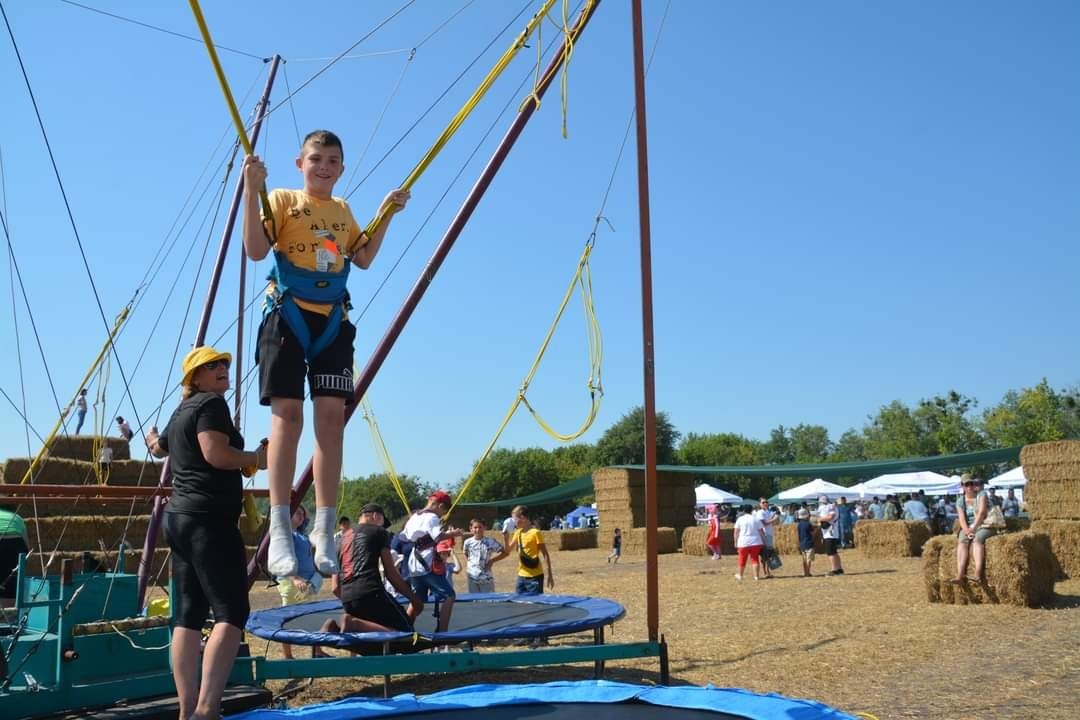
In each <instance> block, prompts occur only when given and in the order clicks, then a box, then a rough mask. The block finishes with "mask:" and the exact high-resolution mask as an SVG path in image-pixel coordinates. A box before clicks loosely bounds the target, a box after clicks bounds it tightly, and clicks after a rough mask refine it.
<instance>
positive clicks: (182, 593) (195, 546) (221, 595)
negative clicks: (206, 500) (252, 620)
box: [165, 512, 251, 630]
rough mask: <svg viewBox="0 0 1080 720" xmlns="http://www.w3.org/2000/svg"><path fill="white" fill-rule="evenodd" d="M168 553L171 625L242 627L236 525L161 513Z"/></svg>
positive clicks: (243, 560) (241, 559) (242, 557)
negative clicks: (211, 619) (208, 619)
mask: <svg viewBox="0 0 1080 720" xmlns="http://www.w3.org/2000/svg"><path fill="white" fill-rule="evenodd" d="M165 539H166V540H167V541H168V543H169V547H170V548H171V549H172V578H173V592H174V596H173V605H174V607H173V622H174V624H175V625H176V626H177V627H183V628H189V629H191V630H201V629H202V627H203V625H204V624H205V623H206V617H207V613H208V612H209V610H210V609H211V608H213V610H214V621H215V622H225V623H228V624H230V625H233V626H235V627H238V628H240V629H241V630H243V629H244V625H245V624H247V619H248V614H249V613H250V612H251V606H250V605H249V604H248V584H247V556H246V554H245V552H244V540H243V538H242V537H241V536H240V529H239V528H238V527H237V526H236V522H235V521H232V522H230V521H229V520H228V519H226V518H221V517H216V516H214V515H208V514H195V513H192V514H185V513H173V512H167V513H165Z"/></svg>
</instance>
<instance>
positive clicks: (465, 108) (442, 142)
mask: <svg viewBox="0 0 1080 720" xmlns="http://www.w3.org/2000/svg"><path fill="white" fill-rule="evenodd" d="M195 1H196V0H191V2H192V3H194V2H195ZM564 1H565V0H564ZM555 2H556V0H544V4H543V5H542V6H541V8H540V9H539V10H537V12H536V14H535V15H533V17H532V19H531V20H529V22H528V24H527V25H525V29H524V30H522V31H521V33H520V34H519V35H518V36H517V37H516V38H515V39H514V42H513V43H511V45H510V47H509V48H507V50H506V52H504V53H503V55H502V57H500V58H499V60H498V62H496V63H495V66H494V67H493V68H491V70H490V71H488V74H487V75H486V76H485V77H484V79H483V80H482V81H481V82H480V85H479V86H478V87H477V88H476V90H474V91H473V94H472V95H471V96H469V99H468V100H466V101H465V104H464V105H462V106H461V109H460V110H458V111H457V114H456V115H454V117H453V118H451V119H450V123H449V124H448V125H447V126H446V128H445V129H444V130H443V131H442V134H441V135H439V137H438V139H436V140H435V144H433V145H432V146H431V149H429V150H428V151H427V153H425V154H424V156H423V157H422V158H420V162H418V163H417V164H416V167H414V168H413V169H412V172H410V173H409V175H408V177H406V178H405V181H404V182H403V183H401V187H402V188H404V189H405V190H409V189H411V188H412V186H413V184H414V183H416V181H417V180H418V179H420V176H421V175H422V174H423V173H424V171H425V170H427V168H428V166H429V165H431V163H432V161H434V160H435V157H436V156H437V155H438V154H439V152H440V151H442V149H443V147H445V146H446V143H448V142H449V141H450V138H452V137H453V136H454V133H455V132H457V129H458V128H459V127H461V125H462V123H464V122H465V118H467V117H468V116H469V114H470V113H471V112H472V111H473V109H474V108H475V107H476V106H477V104H479V102H480V100H481V99H482V98H483V97H484V95H485V94H486V93H487V91H488V89H490V88H491V86H492V85H493V84H494V83H495V80H496V79H497V78H498V77H499V75H501V74H502V72H503V70H505V69H506V67H507V66H508V65H509V64H510V61H511V60H513V59H514V57H515V56H516V55H517V53H518V51H519V50H520V49H521V48H523V47H525V43H526V42H527V41H528V39H529V36H530V35H532V32H533V30H535V29H536V28H537V27H538V26H539V25H540V24H541V23H542V22H543V20H544V17H545V16H546V15H547V14H548V12H549V11H550V10H551V8H552V6H554V5H555ZM591 2H592V0H590V3H591ZM390 212H391V208H390V207H385V208H381V209H380V210H379V213H378V214H377V215H376V216H375V218H374V219H373V220H372V221H371V222H369V223H368V225H367V227H366V228H365V229H364V232H365V233H366V234H367V235H368V237H370V236H371V235H372V234H374V233H375V231H376V230H378V229H379V226H380V225H382V224H383V221H384V220H386V218H387V216H388V215H389V214H390Z"/></svg>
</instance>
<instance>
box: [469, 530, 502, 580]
mask: <svg viewBox="0 0 1080 720" xmlns="http://www.w3.org/2000/svg"><path fill="white" fill-rule="evenodd" d="M485 530H486V528H485V527H484V522H483V521H482V520H478V519H475V518H474V519H472V520H470V521H469V532H471V533H472V536H471V537H467V538H465V544H464V550H465V578H466V581H467V583H468V589H469V592H470V593H492V592H495V576H494V575H492V574H491V559H492V558H493V557H495V556H496V555H498V554H499V553H501V552H502V549H503V546H502V545H500V544H499V542H498V541H497V540H496V539H495V538H489V537H487V536H486V535H484V531H485Z"/></svg>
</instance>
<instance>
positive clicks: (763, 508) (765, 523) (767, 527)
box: [754, 498, 780, 578]
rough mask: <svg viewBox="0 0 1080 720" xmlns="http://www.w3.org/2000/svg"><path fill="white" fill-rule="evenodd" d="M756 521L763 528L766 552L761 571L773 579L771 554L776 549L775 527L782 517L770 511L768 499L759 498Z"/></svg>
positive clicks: (755, 514)
mask: <svg viewBox="0 0 1080 720" xmlns="http://www.w3.org/2000/svg"><path fill="white" fill-rule="evenodd" d="M754 519H756V520H757V521H758V522H759V523H761V527H762V530H763V533H764V539H765V548H766V549H765V550H764V551H763V552H764V555H765V557H764V560H765V561H764V562H763V563H761V569H762V572H763V574H764V576H765V577H766V578H771V577H772V570H771V569H769V557H768V556H769V554H770V551H772V550H773V549H774V548H775V547H776V541H775V540H774V539H773V526H775V525H776V524H777V523H779V522H780V517H779V516H778V515H777V514H776V513H774V512H773V511H772V510H770V509H769V501H768V499H766V498H758V509H757V510H755V511H754Z"/></svg>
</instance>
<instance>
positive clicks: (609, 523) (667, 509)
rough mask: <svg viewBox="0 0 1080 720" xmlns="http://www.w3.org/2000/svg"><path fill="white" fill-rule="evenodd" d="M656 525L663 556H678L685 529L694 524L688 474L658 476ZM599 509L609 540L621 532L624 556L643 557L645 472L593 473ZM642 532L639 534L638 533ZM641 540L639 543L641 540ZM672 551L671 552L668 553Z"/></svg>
mask: <svg viewBox="0 0 1080 720" xmlns="http://www.w3.org/2000/svg"><path fill="white" fill-rule="evenodd" d="M656 487H657V525H658V526H659V527H660V528H661V530H663V529H665V528H666V530H667V532H666V533H665V532H661V533H660V534H661V536H666V535H669V534H670V536H671V539H670V540H667V539H663V538H662V539H661V540H660V548H661V549H660V552H675V551H676V550H677V549H678V546H679V536H680V535H681V533H682V531H683V529H684V528H686V527H689V526H692V525H694V524H695V521H694V503H695V502H696V499H697V498H696V496H695V494H694V477H693V475H691V474H689V473H678V472H657V474H656ZM593 491H594V492H595V494H596V509H597V511H598V512H599V513H600V527H601V528H603V532H604V535H605V540H604V542H605V543H606V542H607V540H606V536H607V535H608V534H609V533H612V532H614V529H615V528H619V529H621V530H622V533H623V553H624V554H631V555H632V554H638V553H644V548H645V541H644V537H645V535H644V526H645V472H644V471H643V470H634V469H629V468H600V469H599V470H597V471H596V472H594V473H593ZM638 529H641V532H640V533H638V532H637V530H638ZM639 538H640V543H639V542H638V539H639ZM665 548H670V549H665Z"/></svg>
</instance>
